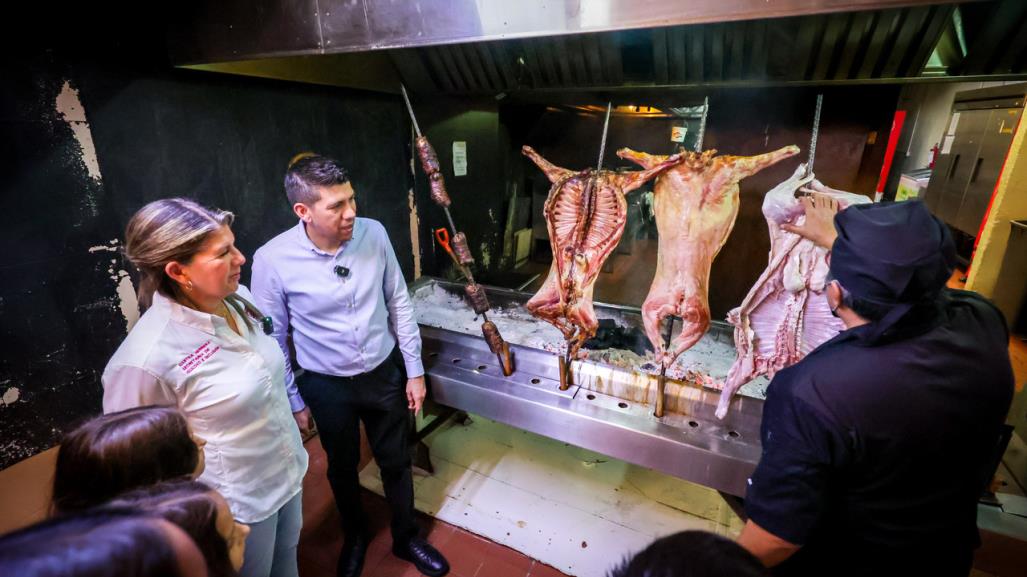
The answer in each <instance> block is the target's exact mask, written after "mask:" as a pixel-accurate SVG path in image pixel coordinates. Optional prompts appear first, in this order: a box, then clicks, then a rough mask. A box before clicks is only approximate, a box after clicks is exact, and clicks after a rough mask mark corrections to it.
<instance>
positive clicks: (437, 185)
mask: <svg viewBox="0 0 1027 577" xmlns="http://www.w3.org/2000/svg"><path fill="white" fill-rule="evenodd" d="M415 144H416V147H417V156H418V157H419V158H420V159H421V168H423V169H424V173H425V174H427V175H428V184H429V185H430V186H431V199H432V200H434V201H435V203H436V204H438V205H439V206H443V207H448V206H449V205H450V204H451V201H450V200H449V193H447V192H446V181H445V180H444V179H443V178H442V169H441V167H440V166H439V157H438V155H437V154H435V149H434V148H432V146H431V143H430V142H428V138H427V137H425V136H418V137H417V141H416V142H415Z"/></svg>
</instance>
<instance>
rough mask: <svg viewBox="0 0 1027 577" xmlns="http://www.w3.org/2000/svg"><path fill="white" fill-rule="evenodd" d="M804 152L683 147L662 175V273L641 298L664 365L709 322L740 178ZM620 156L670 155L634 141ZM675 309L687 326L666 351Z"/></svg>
mask: <svg viewBox="0 0 1027 577" xmlns="http://www.w3.org/2000/svg"><path fill="white" fill-rule="evenodd" d="M798 152H799V148H798V147H796V146H786V147H784V148H781V149H779V150H775V151H773V152H768V153H766V154H761V155H758V156H715V155H716V154H717V151H716V150H707V151H705V152H703V153H701V154H700V153H695V152H684V153H682V154H684V155H685V161H684V162H682V163H681V164H678V165H677V166H675V167H674V168H672V169H670V170H668V171H666V172H664V173H663V174H661V175H660V176H659V177H658V178H657V179H656V185H655V187H654V189H653V192H654V194H653V210H654V212H655V214H656V228H657V230H658V231H659V233H660V234H659V238H660V241H659V253H658V256H657V261H656V275H655V277H654V278H653V283H652V285H651V286H650V287H649V294H648V295H647V296H646V298H645V302H644V303H643V304H642V321H643V323H644V324H645V332H646V336H647V337H648V338H649V341H650V342H651V343H652V345H653V351H654V352H655V354H656V360H657V362H661V363H663V366H664V367H667V366H670V365H671V364H672V363H673V362H674V360H675V359H677V358H678V356H679V355H681V353H683V352H685V351H686V350H688V349H690V348H691V347H692V346H693V345H694V344H695V343H697V342H698V341H699V339H701V338H702V336H703V335H704V334H706V330H707V329H708V328H709V326H710V306H709V300H708V289H709V278H710V266H711V265H712V264H713V259H714V258H716V256H717V253H718V252H720V249H721V248H722V247H723V246H724V243H725V242H726V241H727V237H728V235H729V234H730V233H731V229H732V228H733V227H734V225H735V217H737V216H738V182H739V181H741V180H742V179H743V178H746V177H749V176H752V175H753V174H756V173H757V172H759V171H761V170H763V169H764V168H767V167H768V166H771V165H773V164H776V163H778V162H780V161H782V160H784V159H786V158H788V157H790V156H794V155H795V154H798ZM617 155H618V156H620V157H621V158H624V159H627V160H631V161H632V162H635V163H637V164H639V165H640V166H642V167H646V168H648V167H651V166H653V165H655V164H656V163H659V162H662V161H664V160H665V159H666V158H667V157H666V156H654V155H651V154H646V153H644V152H635V151H634V150H631V149H628V148H624V149H621V150H619V151H617ZM669 315H676V316H678V317H681V319H682V327H681V332H680V333H679V334H678V336H677V337H675V339H674V341H673V343H671V347H670V350H669V351H668V350H665V349H664V342H663V337H662V336H661V334H660V322H661V321H662V320H663V319H664V318H665V317H667V316H669Z"/></svg>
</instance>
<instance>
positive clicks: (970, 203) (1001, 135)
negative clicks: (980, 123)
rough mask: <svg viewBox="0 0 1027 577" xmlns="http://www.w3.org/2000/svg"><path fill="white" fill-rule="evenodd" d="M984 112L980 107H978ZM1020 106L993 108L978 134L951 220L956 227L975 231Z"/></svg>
mask: <svg viewBox="0 0 1027 577" xmlns="http://www.w3.org/2000/svg"><path fill="white" fill-rule="evenodd" d="M979 112H983V111H979ZM1021 112H1022V110H1021V109H1019V108H1004V109H999V110H992V111H991V114H990V115H989V117H988V123H987V126H986V127H985V129H984V134H983V135H982V136H983V138H981V146H980V148H979V149H978V150H977V157H976V159H975V160H974V163H973V165H972V166H971V169H970V180H969V182H968V183H967V186H966V193H965V194H964V195H963V202H962V204H961V205H960V206H959V211H958V212H957V213H956V217H955V220H954V222H953V224H954V225H955V227H956V228H958V229H959V230H962V231H964V232H967V233H969V234H972V235H974V236H976V235H977V231H978V229H980V227H981V221H982V220H983V219H984V213H985V212H987V210H988V205H989V204H990V203H991V195H992V193H994V192H995V185H996V183H998V177H999V175H1000V174H1001V173H1002V165H1003V164H1004V163H1005V161H1006V152H1008V151H1009V146H1010V145H1011V144H1012V143H1013V129H1014V128H1016V123H1017V122H1019V121H1020V114H1021Z"/></svg>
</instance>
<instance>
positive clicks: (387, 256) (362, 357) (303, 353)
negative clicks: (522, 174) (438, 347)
mask: <svg viewBox="0 0 1027 577" xmlns="http://www.w3.org/2000/svg"><path fill="white" fill-rule="evenodd" d="M336 267H345V268H346V269H348V270H349V273H348V274H346V275H344V276H340V275H339V274H337V273H336V272H335V271H336ZM340 271H341V269H340ZM252 286H253V294H254V297H255V299H256V300H255V301H254V302H255V303H256V305H257V307H258V308H259V309H260V310H262V311H263V312H264V314H267V315H270V316H271V317H272V318H273V319H274V337H275V338H276V339H277V340H278V343H279V345H280V346H281V347H282V350H283V351H284V352H285V354H286V355H288V344H287V340H286V339H287V337H288V335H289V333H290V331H291V334H292V341H293V345H294V346H295V347H296V360H297V361H298V362H299V364H300V366H301V367H303V368H304V369H307V370H310V371H315V372H318V373H323V374H326V375H335V376H339V377H349V376H353V375H356V374H360V373H366V372H368V371H370V370H371V369H374V368H375V367H376V366H378V365H379V364H381V363H382V362H383V361H384V360H385V359H386V358H388V356H389V354H390V353H391V352H392V349H394V348H395V347H396V345H397V343H398V344H399V350H400V352H401V353H403V361H404V364H405V366H406V372H407V377H409V378H413V377H419V376H421V375H423V374H424V365H423V364H422V362H421V332H420V329H419V328H418V327H417V321H416V319H415V318H414V308H413V305H412V304H411V303H410V295H409V294H408V293H407V285H406V281H405V280H403V271H402V270H400V268H399V261H398V260H397V259H396V253H395V251H394V250H393V249H392V244H391V243H390V242H389V235H388V234H387V233H386V232H385V227H384V226H382V224H381V223H380V222H378V221H376V220H371V219H369V218H360V217H358V218H357V219H356V222H355V223H354V225H353V236H352V238H350V240H348V241H346V242H344V243H343V244H342V245H341V246H340V247H339V249H338V250H337V251H335V253H334V254H329V253H326V252H325V251H323V250H321V249H319V248H317V247H316V246H314V243H313V242H311V241H310V238H309V237H307V232H306V229H305V228H304V226H303V221H300V222H299V223H298V224H297V225H296V226H294V227H292V228H290V229H289V230H286V231H285V232H283V233H281V234H279V235H278V236H276V237H275V238H273V239H271V240H270V241H268V242H267V244H265V245H264V246H262V247H260V248H259V249H258V250H257V252H256V254H254V255H253V282H252ZM285 382H286V385H287V386H288V388H289V396H290V401H291V402H292V410H293V411H298V410H300V409H302V408H303V407H304V403H303V401H302V399H300V396H299V394H298V392H297V391H296V386H295V384H294V379H293V375H292V368H291V367H286V374H285Z"/></svg>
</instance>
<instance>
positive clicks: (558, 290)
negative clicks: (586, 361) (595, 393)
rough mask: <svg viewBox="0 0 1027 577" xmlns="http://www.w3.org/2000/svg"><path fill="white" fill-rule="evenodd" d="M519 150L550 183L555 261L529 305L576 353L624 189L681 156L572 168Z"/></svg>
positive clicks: (621, 222)
mask: <svg viewBox="0 0 1027 577" xmlns="http://www.w3.org/2000/svg"><path fill="white" fill-rule="evenodd" d="M522 152H523V153H524V155H525V156H527V157H528V158H530V159H531V160H532V161H533V162H534V163H535V164H536V165H537V166H538V167H539V168H540V169H542V172H544V173H545V175H546V177H547V178H549V181H550V182H552V183H553V186H552V187H551V188H550V189H549V197H548V198H547V199H546V204H545V208H544V209H543V214H544V215H545V218H546V225H547V226H548V228H549V242H550V245H551V246H552V249H553V264H552V266H550V268H549V275H548V276H547V277H546V280H545V282H544V283H543V284H542V287H541V288H540V289H539V291H538V292H537V293H535V296H533V297H532V298H531V299H530V300H529V301H528V303H527V308H528V311H529V312H531V314H533V315H535V316H536V317H538V318H540V319H543V320H545V321H548V322H550V323H552V324H553V325H554V326H556V327H557V328H558V329H560V331H561V332H562V333H563V335H564V338H565V339H566V340H567V350H568V353H569V354H570V356H571V357H574V356H576V355H577V352H578V350H579V349H580V348H581V345H582V344H584V342H585V341H586V340H587V339H589V338H590V337H592V336H594V335H595V331H596V328H597V327H598V325H599V321H598V320H597V319H596V316H595V310H594V309H593V308H592V292H593V290H594V288H595V281H596V277H597V276H598V275H599V270H600V269H601V268H602V266H603V263H604V262H606V259H607V258H608V257H609V256H610V253H612V252H613V249H614V248H615V247H616V246H617V243H618V242H620V238H621V235H622V234H623V233H624V226H625V225H626V224H627V201H626V200H625V198H624V195H625V194H626V193H628V192H630V191H632V190H635V189H636V188H638V187H640V186H642V184H643V183H645V182H646V181H648V180H650V179H651V178H653V177H654V176H656V175H657V174H659V173H660V172H662V171H663V170H666V169H667V168H669V167H671V166H673V165H675V164H677V163H678V162H680V161H681V157H680V156H679V155H675V156H671V157H667V158H665V159H664V160H663V161H662V162H658V163H655V164H654V166H652V167H650V168H648V169H647V170H641V171H635V172H614V171H610V170H601V171H598V172H596V171H594V170H592V169H586V170H583V171H580V172H576V171H573V170H569V169H566V168H561V167H559V166H556V165H554V164H552V163H550V162H549V161H547V160H546V159H544V158H542V156H540V155H539V154H538V153H537V152H535V151H534V150H533V149H532V148H531V147H529V146H525V147H523V149H522Z"/></svg>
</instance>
